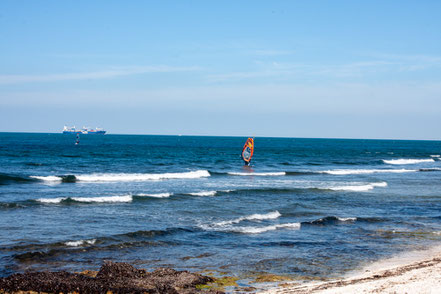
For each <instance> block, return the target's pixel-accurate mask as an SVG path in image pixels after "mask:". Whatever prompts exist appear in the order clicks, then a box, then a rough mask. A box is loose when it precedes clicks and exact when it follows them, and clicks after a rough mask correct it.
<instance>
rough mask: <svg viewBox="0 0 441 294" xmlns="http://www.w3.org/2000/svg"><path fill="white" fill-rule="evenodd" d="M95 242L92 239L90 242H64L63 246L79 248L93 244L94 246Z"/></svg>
mask: <svg viewBox="0 0 441 294" xmlns="http://www.w3.org/2000/svg"><path fill="white" fill-rule="evenodd" d="M95 242H96V239H92V240H78V241H68V242H65V243H64V244H65V245H66V246H71V247H79V246H83V245H93V244H95Z"/></svg>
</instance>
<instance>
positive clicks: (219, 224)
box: [214, 210, 282, 226]
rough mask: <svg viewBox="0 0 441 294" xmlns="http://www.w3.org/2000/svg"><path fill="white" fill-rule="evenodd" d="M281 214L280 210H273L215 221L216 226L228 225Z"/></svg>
mask: <svg viewBox="0 0 441 294" xmlns="http://www.w3.org/2000/svg"><path fill="white" fill-rule="evenodd" d="M280 216H282V215H281V214H280V212H278V211H277V210H276V211H272V212H269V213H265V214H258V213H256V214H251V215H248V216H243V217H239V218H236V219H233V220H229V221H222V222H218V223H215V224H214V225H215V226H226V225H232V224H237V223H240V222H241V221H244V220H249V221H253V220H267V219H276V218H279V217H280Z"/></svg>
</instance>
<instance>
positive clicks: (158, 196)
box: [136, 193, 173, 198]
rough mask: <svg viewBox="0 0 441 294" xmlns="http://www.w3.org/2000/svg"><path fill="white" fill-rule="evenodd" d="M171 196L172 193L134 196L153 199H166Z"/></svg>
mask: <svg viewBox="0 0 441 294" xmlns="http://www.w3.org/2000/svg"><path fill="white" fill-rule="evenodd" d="M172 195H173V193H156V194H146V193H140V194H136V196H142V197H154V198H167V197H170V196H172Z"/></svg>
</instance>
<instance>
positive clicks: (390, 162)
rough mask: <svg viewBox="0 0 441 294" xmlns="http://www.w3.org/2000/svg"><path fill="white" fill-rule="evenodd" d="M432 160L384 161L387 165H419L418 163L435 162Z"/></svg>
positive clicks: (404, 159) (403, 159) (402, 159)
mask: <svg viewBox="0 0 441 294" xmlns="http://www.w3.org/2000/svg"><path fill="white" fill-rule="evenodd" d="M434 161H435V160H433V159H432V158H429V159H406V158H400V159H389V160H386V159H383V162H384V163H386V164H399V165H402V164H417V163H423V162H434Z"/></svg>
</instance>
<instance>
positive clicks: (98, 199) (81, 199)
mask: <svg viewBox="0 0 441 294" xmlns="http://www.w3.org/2000/svg"><path fill="white" fill-rule="evenodd" d="M132 200H133V197H132V195H124V196H104V197H58V198H40V199H37V201H38V202H41V203H46V204H58V203H63V202H84V203H115V202H132Z"/></svg>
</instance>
